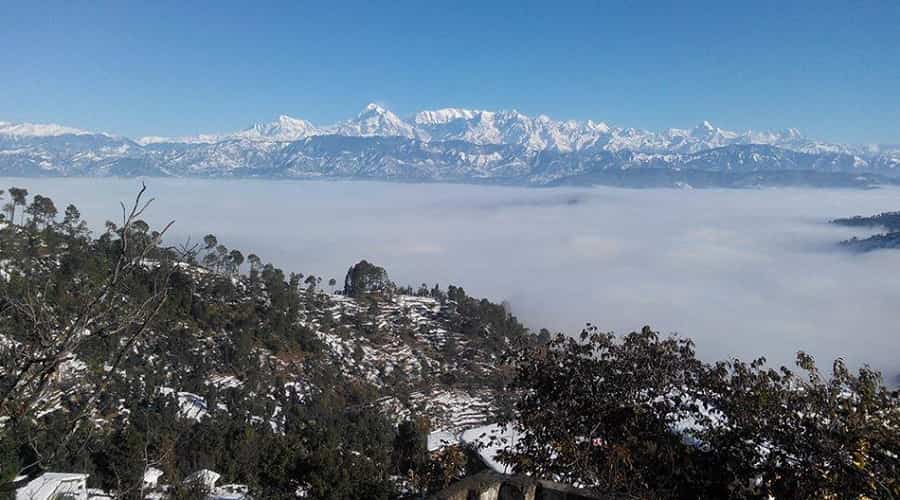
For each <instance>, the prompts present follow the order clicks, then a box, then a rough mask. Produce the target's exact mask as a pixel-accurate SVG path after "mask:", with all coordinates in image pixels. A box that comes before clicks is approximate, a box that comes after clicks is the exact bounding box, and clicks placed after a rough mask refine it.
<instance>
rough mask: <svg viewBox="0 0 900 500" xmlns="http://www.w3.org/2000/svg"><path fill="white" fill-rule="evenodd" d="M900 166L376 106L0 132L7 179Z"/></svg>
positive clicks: (560, 178) (849, 149) (743, 137)
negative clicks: (343, 116) (269, 117)
mask: <svg viewBox="0 0 900 500" xmlns="http://www.w3.org/2000/svg"><path fill="white" fill-rule="evenodd" d="M898 167H900V146H872V145H868V146H851V145H842V144H832V143H826V142H821V141H815V140H813V139H810V138H807V137H805V136H804V135H802V134H801V133H800V132H799V131H797V130H796V129H788V130H784V131H779V132H772V131H767V132H754V131H746V132H734V131H729V130H723V129H721V128H718V127H714V126H713V125H712V124H710V123H709V122H703V123H701V124H699V125H697V126H696V127H694V128H690V129H678V128H671V129H667V130H664V131H660V132H651V131H646V130H641V129H636V128H619V127H613V126H610V125H608V124H607V123H604V122H594V121H591V120H588V121H573V120H568V121H557V120H554V119H552V118H550V117H548V116H545V115H540V116H537V117H530V116H527V115H524V114H522V113H519V112H517V111H484V110H469V109H459V108H445V109H438V110H431V111H420V112H418V113H415V114H414V115H412V116H410V117H408V118H406V119H404V118H401V117H399V116H397V115H396V114H394V113H393V112H391V111H390V110H388V109H386V108H384V107H383V106H380V105H378V104H369V105H368V106H366V107H365V108H364V109H363V110H362V111H361V112H360V113H359V114H358V115H357V116H356V117H354V118H351V119H348V120H345V121H342V122H339V123H336V124H332V125H325V126H317V125H314V124H312V123H311V122H309V121H307V120H303V119H299V118H293V117H290V116H286V115H282V116H279V117H278V118H277V119H276V120H274V121H272V122H264V123H257V124H254V125H252V126H251V127H248V128H246V129H244V130H240V131H237V132H233V133H224V134H203V135H198V136H190V137H158V136H152V137H140V138H136V139H129V138H126V137H122V136H117V135H113V134H106V133H94V132H90V131H85V130H81V129H77V128H71V127H66V126H61V125H53V124H50V125H38V124H29V123H21V124H13V123H8V122H0V174H2V175H19V176H46V175H55V176H107V175H118V176H160V175H161V176H207V177H223V176H227V177H250V176H252V177H272V178H365V179H385V180H404V181H410V180H412V181H450V182H492V183H505V184H521V185H553V184H612V185H623V186H635V187H650V186H684V185H694V186H698V187H707V186H724V187H746V186H757V185H794V184H801V185H848V186H870V185H874V184H880V183H893V182H898V179H900V168H898Z"/></svg>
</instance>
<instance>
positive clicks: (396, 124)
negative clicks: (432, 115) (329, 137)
mask: <svg viewBox="0 0 900 500" xmlns="http://www.w3.org/2000/svg"><path fill="white" fill-rule="evenodd" d="M325 130H326V131H328V132H329V133H332V134H336V135H347V136H358V137H373V136H379V137H395V136H396V137H406V138H408V139H412V138H416V137H417V134H416V131H415V130H414V129H413V127H412V126H411V125H410V124H408V123H406V122H405V121H403V120H401V119H400V117H398V116H397V115H395V114H394V113H392V112H390V111H388V110H386V109H384V108H383V107H381V106H379V105H378V104H375V103H370V104H369V105H368V106H366V107H365V109H363V110H362V111H361V112H360V113H359V114H358V115H357V116H356V118H353V119H351V120H347V121H345V122H342V123H338V124H337V125H333V126H331V127H327V128H326V129H325Z"/></svg>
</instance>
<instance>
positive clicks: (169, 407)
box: [0, 188, 531, 498]
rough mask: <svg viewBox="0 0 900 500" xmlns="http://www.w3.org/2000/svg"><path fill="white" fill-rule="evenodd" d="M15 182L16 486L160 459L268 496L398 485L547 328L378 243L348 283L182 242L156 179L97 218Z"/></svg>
mask: <svg viewBox="0 0 900 500" xmlns="http://www.w3.org/2000/svg"><path fill="white" fill-rule="evenodd" d="M6 199H7V200H9V202H8V204H7V207H6V211H5V214H4V222H3V223H2V229H0V244H2V246H0V316H2V320H0V359H2V365H0V398H2V400H0V403H2V406H0V411H2V413H0V415H2V417H0V418H2V421H0V422H2V423H0V425H2V427H0V444H2V453H3V455H2V464H3V475H2V477H0V483H4V484H5V485H6V489H7V491H8V490H9V489H10V488H11V487H12V486H14V484H13V483H11V481H12V479H13V478H14V477H15V476H19V475H24V476H33V475H35V474H38V473H39V472H40V471H42V470H62V471H79V472H86V473H89V474H90V477H91V482H92V484H93V485H94V486H96V487H100V488H104V489H106V490H109V491H114V492H118V494H119V495H121V496H123V497H135V498H137V497H141V496H142V494H143V493H144V492H142V491H141V489H142V486H141V481H142V478H143V473H144V471H145V470H147V469H148V468H150V467H154V468H158V469H160V470H162V471H163V472H164V476H163V477H164V480H165V482H166V483H168V484H171V485H176V486H178V485H180V484H181V483H180V481H181V480H182V479H184V478H185V477H186V476H187V475H188V474H190V473H192V472H194V471H196V470H198V469H201V468H209V469H213V470H216V471H218V472H220V473H222V474H223V476H224V479H226V480H227V482H237V483H243V484H247V485H249V486H250V488H251V491H252V492H253V493H254V494H255V495H257V496H258V497H259V498H276V497H279V496H288V497H293V496H294V495H295V494H296V493H297V492H298V491H299V492H301V493H304V494H308V495H310V496H312V497H315V498H321V497H330V498H389V497H394V496H397V495H398V494H399V493H400V491H402V490H408V489H409V488H421V487H425V486H422V485H425V484H426V483H427V482H428V481H438V482H441V481H444V480H445V479H447V478H444V476H443V474H444V472H443V471H442V470H439V468H438V469H435V470H434V471H433V474H430V475H429V476H428V477H420V476H421V474H420V475H419V476H416V477H411V476H410V475H409V474H408V471H409V461H410V460H411V458H410V456H415V457H417V458H415V461H417V462H421V461H422V460H420V458H421V456H422V455H423V453H424V450H421V449H419V448H418V447H417V446H418V444H419V439H420V438H419V437H415V436H420V437H421V439H424V436H425V434H427V432H428V431H429V430H430V429H435V428H440V429H445V430H459V429H462V428H465V427H467V426H476V425H479V424H482V423H484V422H485V419H487V418H488V414H490V413H492V412H493V411H495V410H496V409H497V404H498V401H499V398H498V397H495V394H496V391H497V389H498V388H500V387H502V386H503V385H504V373H503V372H502V371H501V369H500V368H498V363H497V359H498V358H499V356H500V355H501V352H502V349H503V348H504V347H505V346H506V345H507V344H508V343H509V342H510V341H513V340H515V339H525V338H531V337H530V336H529V334H528V333H527V331H526V330H525V328H524V327H523V326H522V325H521V324H520V323H519V322H518V321H516V319H515V318H514V317H512V316H510V315H509V313H508V312H507V311H505V310H504V309H503V308H502V307H501V306H499V305H496V304H492V303H490V302H488V301H485V300H477V299H474V298H472V297H469V296H468V295H467V294H466V293H465V291H464V290H463V289H462V288H460V287H455V286H450V287H447V288H442V287H440V286H438V285H434V286H431V287H428V286H425V285H422V286H420V287H417V289H415V290H414V289H412V288H410V287H398V286H396V285H394V284H393V283H392V282H391V281H390V280H389V278H388V276H387V272H386V271H384V270H383V269H381V268H378V267H377V266H374V265H371V264H369V263H367V262H365V261H363V262H361V263H359V264H358V265H356V266H353V267H352V268H351V269H350V271H349V272H348V275H347V277H346V285H345V289H344V290H343V293H344V295H336V294H332V293H329V292H326V291H325V290H324V289H323V288H325V287H328V288H329V289H332V288H333V287H334V285H335V284H336V280H334V279H331V280H329V281H327V282H325V283H323V279H322V278H321V277H318V276H314V275H304V274H302V273H299V272H285V271H282V270H281V269H278V268H275V267H274V266H272V265H271V264H265V263H263V262H262V260H261V259H260V258H259V257H258V256H256V255H255V254H245V253H243V252H241V251H238V250H230V249H228V248H226V247H225V246H224V245H223V244H221V243H220V242H219V241H217V239H216V237H215V236H213V235H208V236H206V237H205V238H204V239H203V241H202V242H200V243H196V244H195V243H191V242H187V243H185V242H180V244H174V245H173V243H179V242H171V241H168V240H166V239H164V237H165V232H166V229H167V228H159V229H152V228H150V227H149V226H148V225H147V224H146V223H145V222H143V221H142V216H143V214H144V211H145V210H147V209H151V208H152V207H149V206H148V200H147V199H146V197H145V196H144V195H143V193H142V195H141V196H139V197H138V199H137V200H136V201H135V202H134V204H133V206H131V205H130V206H127V207H126V206H123V210H122V216H121V219H120V220H119V221H118V222H116V223H113V222H107V224H106V230H105V231H104V232H103V233H102V234H99V235H93V234H91V233H90V232H89V231H88V230H87V225H86V223H85V222H84V221H82V220H81V218H80V214H79V212H78V209H77V208H76V207H74V206H71V205H70V206H68V207H66V208H65V209H59V208H57V207H56V205H55V204H54V202H53V201H52V200H50V199H49V198H47V197H43V196H41V195H34V196H31V197H29V196H28V193H27V190H25V189H20V188H13V189H10V190H9V194H8V195H7V196H6ZM245 255H246V257H245ZM407 420H409V421H410V422H411V423H407V424H406V425H405V427H401V430H402V429H406V431H405V432H406V435H407V437H408V438H409V439H407V441H409V442H411V443H412V445H410V446H412V448H409V446H407V448H409V449H405V448H404V444H403V443H404V442H406V441H404V440H403V439H401V438H402V435H400V434H398V432H399V431H398V424H401V423H403V422H404V421H407ZM410 433H411V434H410ZM410 435H411V436H413V437H409V436H410ZM398 436H399V437H398ZM410 439H411V441H410ZM410 449H411V450H412V451H410ZM450 473H452V474H459V473H462V472H461V471H451V472H450ZM435 478H439V479H435ZM441 478H442V479H441ZM178 488H181V486H178ZM195 493H196V492H191V491H184V492H182V491H180V490H179V491H173V494H174V495H176V497H177V496H179V495H181V496H185V495H186V496H187V497H190V496H191V495H192V494H195Z"/></svg>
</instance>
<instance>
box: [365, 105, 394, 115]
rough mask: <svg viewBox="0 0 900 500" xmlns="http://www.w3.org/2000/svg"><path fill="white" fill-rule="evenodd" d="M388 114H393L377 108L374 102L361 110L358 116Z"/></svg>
mask: <svg viewBox="0 0 900 500" xmlns="http://www.w3.org/2000/svg"><path fill="white" fill-rule="evenodd" d="M388 113H390V114H393V113H391V112H390V111H388V110H386V109H385V108H383V107H381V106H379V105H378V104H376V103H374V102H370V103H369V104H366V107H365V108H363V110H362V112H360V114H359V115H360V116H363V115H366V114H378V115H385V114H388Z"/></svg>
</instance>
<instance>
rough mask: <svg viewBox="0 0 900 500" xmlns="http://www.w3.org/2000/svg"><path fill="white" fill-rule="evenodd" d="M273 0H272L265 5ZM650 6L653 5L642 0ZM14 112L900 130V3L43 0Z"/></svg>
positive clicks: (188, 124) (827, 133)
mask: <svg viewBox="0 0 900 500" xmlns="http://www.w3.org/2000/svg"><path fill="white" fill-rule="evenodd" d="M260 3H263V2H260ZM638 4H639V5H638ZM2 10H3V13H2V14H0V47H2V49H3V50H2V51H0V120H6V121H34V122H58V123H63V124H67V125H73V126H79V127H83V128H90V129H95V130H106V131H112V132H117V133H122V134H125V135H129V136H140V135H150V134H165V135H180V134H193V133H199V132H223V131H231V130H236V129H239V128H243V127H245V126H247V125H249V124H250V123H252V122H255V121H266V120H270V119H272V118H274V117H275V116H277V115H279V114H289V115H291V116H296V117H301V118H306V119H308V120H311V121H312V122H314V123H318V124H323V123H330V122H333V121H336V120H339V119H344V118H347V117H349V116H351V115H354V114H355V113H357V112H358V111H359V110H360V109H361V108H362V107H363V106H364V105H365V104H366V103H368V102H370V101H375V102H379V103H381V104H383V105H386V106H387V107H389V108H390V109H392V110H393V111H395V112H396V113H398V114H400V115H401V116H403V115H405V114H407V113H411V112H414V111H417V110H420V109H428V108H438V107H451V106H452V107H471V108H488V109H500V108H502V109H518V110H519V111H522V112H524V113H528V114H540V113H544V114H548V115H550V116H552V117H554V118H560V119H570V118H571V119H588V118H591V119H594V120H603V121H607V122H609V123H611V124H614V125H619V126H634V127H640V128H647V129H653V130H656V129H661V128H666V127H671V126H679V127H690V126H693V125H695V124H696V123H699V122H700V121H702V120H704V119H708V120H710V121H711V122H713V123H714V124H715V125H718V126H721V127H724V128H731V129H747V128H752V129H782V128H787V127H797V128H800V129H801V130H802V131H804V132H805V133H807V134H808V135H811V136H814V137H818V138H822V139H827V140H832V141H840V142H881V143H900V2H897V1H884V2H876V1H869V2H852V3H851V2H846V3H834V2H827V1H817V2H803V1H791V2H784V1H783V2H732V1H729V0H720V1H718V2H658V3H656V2H649V1H648V2H630V3H627V4H626V3H625V2H615V3H614V2H547V1H541V2H526V1H517V2H499V1H498V2H450V1H440V2H422V1H418V2H406V1H394V2H366V3H362V2H360V3H349V2H330V3H324V2H323V3H312V2H308V3H307V2H285V3H268V2H266V3H265V5H250V3H249V2H234V3H231V2H210V3H202V2H199V1H197V2H193V1H192V2H176V1H171V2H170V1H158V2H152V3H151V2H147V3H144V4H138V3H128V2H124V1H123V2H108V3H106V2H60V3H52V2H46V3H45V2H28V3H22V4H20V5H4V6H3V9H2Z"/></svg>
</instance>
